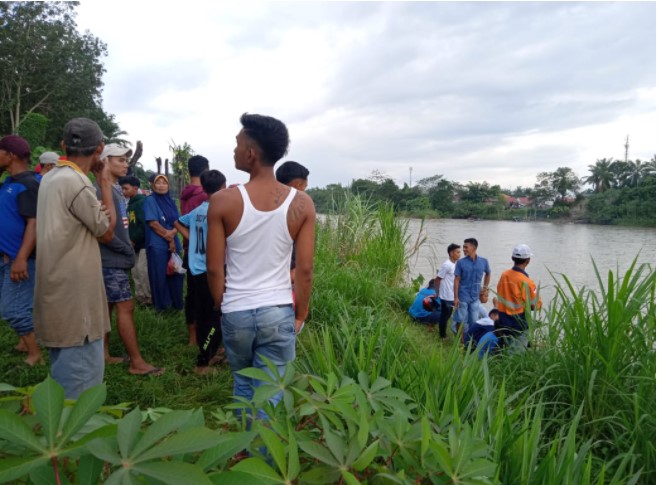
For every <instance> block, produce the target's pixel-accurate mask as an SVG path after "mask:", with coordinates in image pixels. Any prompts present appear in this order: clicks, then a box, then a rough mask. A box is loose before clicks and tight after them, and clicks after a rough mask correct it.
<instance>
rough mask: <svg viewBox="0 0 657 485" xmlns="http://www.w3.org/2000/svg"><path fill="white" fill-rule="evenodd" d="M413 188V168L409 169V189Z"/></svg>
mask: <svg viewBox="0 0 657 485" xmlns="http://www.w3.org/2000/svg"><path fill="white" fill-rule="evenodd" d="M411 187H413V167H408V188H409V189H410V188H411Z"/></svg>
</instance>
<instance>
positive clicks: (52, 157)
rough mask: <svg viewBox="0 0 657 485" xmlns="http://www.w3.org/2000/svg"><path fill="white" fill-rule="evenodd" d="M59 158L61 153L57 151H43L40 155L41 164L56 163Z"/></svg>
mask: <svg viewBox="0 0 657 485" xmlns="http://www.w3.org/2000/svg"><path fill="white" fill-rule="evenodd" d="M57 160H59V155H57V154H56V153H55V152H43V153H42V154H41V155H39V163H40V164H41V165H54V164H56V163H57Z"/></svg>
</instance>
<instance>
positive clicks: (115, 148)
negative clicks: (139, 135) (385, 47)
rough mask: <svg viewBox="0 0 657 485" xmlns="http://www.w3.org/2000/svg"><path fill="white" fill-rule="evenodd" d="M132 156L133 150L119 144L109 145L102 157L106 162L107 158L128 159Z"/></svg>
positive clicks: (106, 146)
mask: <svg viewBox="0 0 657 485" xmlns="http://www.w3.org/2000/svg"><path fill="white" fill-rule="evenodd" d="M131 156H132V150H131V149H130V148H126V147H123V146H121V145H119V144H118V143H108V144H107V145H105V148H104V149H103V153H101V155H100V159H101V160H105V159H106V158H107V157H128V158H130V157H131Z"/></svg>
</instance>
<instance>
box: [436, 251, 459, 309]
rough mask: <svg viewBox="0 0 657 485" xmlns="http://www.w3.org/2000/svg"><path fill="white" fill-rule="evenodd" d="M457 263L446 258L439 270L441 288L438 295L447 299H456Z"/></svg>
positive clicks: (442, 298)
mask: <svg viewBox="0 0 657 485" xmlns="http://www.w3.org/2000/svg"><path fill="white" fill-rule="evenodd" d="M455 268H456V263H453V262H452V261H451V260H450V259H449V258H447V259H446V260H445V262H444V263H443V264H442V266H441V267H440V269H439V270H438V275H437V276H438V278H440V279H441V281H440V288H439V289H438V297H439V298H440V299H441V300H445V301H454V269H455Z"/></svg>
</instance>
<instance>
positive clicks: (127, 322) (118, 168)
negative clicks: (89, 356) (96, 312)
mask: <svg viewBox="0 0 657 485" xmlns="http://www.w3.org/2000/svg"><path fill="white" fill-rule="evenodd" d="M131 155H132V150H130V149H129V148H125V147H122V146H121V145H118V144H116V143H110V144H108V145H105V149H104V150H103V153H102V154H101V156H100V159H101V160H102V161H103V162H104V163H105V164H106V165H107V169H108V170H109V174H110V177H111V179H112V184H113V185H112V199H113V204H114V210H115V211H116V226H115V227H114V237H113V238H112V240H111V241H109V242H106V243H101V244H100V257H101V260H102V264H103V280H104V282H105V293H106V296H107V303H108V304H109V314H110V318H111V317H112V312H113V311H114V307H116V326H117V328H118V330H119V337H121V341H123V345H124V346H125V349H126V352H127V353H128V358H129V361H130V369H129V371H128V372H130V374H135V375H145V374H152V375H160V374H162V372H163V369H159V368H157V367H155V366H152V365H151V364H149V363H148V362H146V361H145V360H144V358H143V357H142V356H141V353H140V352H139V344H138V343H137V332H136V330H135V321H134V309H135V307H134V302H133V299H132V290H131V289H130V279H129V277H128V271H129V270H130V269H132V267H133V266H134V265H135V251H134V249H133V247H132V243H131V242H130V233H129V223H128V209H127V205H126V203H125V199H124V198H123V193H122V192H121V186H120V185H119V184H118V180H119V177H123V176H125V175H126V174H127V173H128V167H129V162H130V156H131ZM96 190H97V194H98V197H99V198H100V197H102V193H101V190H100V187H98V186H96ZM123 361H124V359H123V358H121V357H111V356H110V351H109V333H106V334H105V363H107V364H113V363H118V362H123Z"/></svg>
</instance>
